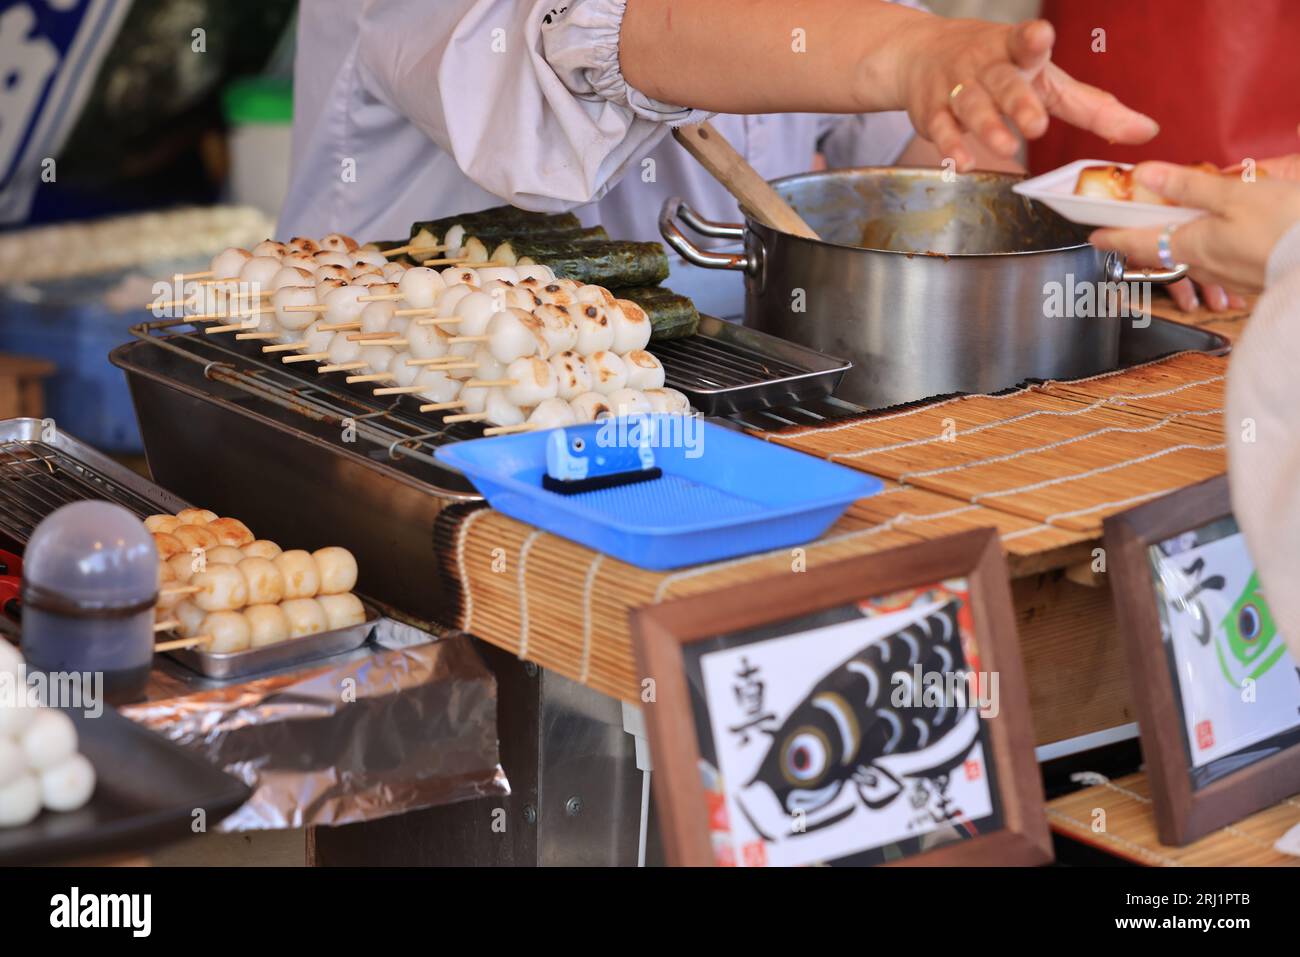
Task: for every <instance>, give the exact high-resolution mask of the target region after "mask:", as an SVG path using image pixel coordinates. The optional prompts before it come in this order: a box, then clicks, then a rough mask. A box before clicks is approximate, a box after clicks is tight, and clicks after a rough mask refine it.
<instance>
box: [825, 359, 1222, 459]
mask: <svg viewBox="0 0 1300 957" xmlns="http://www.w3.org/2000/svg"><path fill="white" fill-rule="evenodd" d="M1222 378H1223V376H1214V377H1213V379H1202V380H1199V381H1197V382H1187V383H1184V384H1183V385H1181V386H1178V387H1176V388H1174V389H1167V390H1164V391H1162V392H1151V393H1144V394H1142V395H1137V394H1131V395H1112V396H1110V397H1108V398H1105V399H1097V400H1096V401H1095V402H1091V403H1089V404H1088V405H1084V406H1079V407H1078V408H1076V409H1032V410H1030V411H1029V412H1021V413H1020V414H1019V415H1013V416H1011V417H1010V418H1007V419H995V420H994V421H992V422H981V423H980V424H979V425H973V426H971V427H970V428H968V429H957V430H956V431H954V432H950V433H949V432H940V433H939V434H938V435H930V436H926V437H925V438H920V439H908V440H907V441H905V442H894V443H892V444H890V445H879V446H876V447H874V448H870V449H859V450H857V451H854V452H831V453H830V454H829V455H827V458H828V459H859V458H865V457H867V456H868V455H879V454H881V453H882V452H895V451H897V450H899V449H912V448H918V447H920V446H922V445H933V444H934V443H935V442H953V441H956V439H957V438H958V437H959V436H963V435H974V434H976V433H977V432H985V431H987V430H989V429H997V428H1001V427H1002V426H1004V425H1014V424H1015V423H1017V422H1024V421H1025V420H1027V419H1033V418H1037V417H1038V416H1047V417H1053V418H1061V419H1065V418H1073V417H1074V416H1076V415H1086V414H1087V413H1089V412H1096V411H1097V410H1098V409H1102V408H1105V407H1106V406H1108V405H1125V404H1126V403H1127V402H1129V401H1131V400H1133V399H1151V398H1164V397H1165V396H1168V395H1171V394H1173V393H1174V392H1179V391H1182V390H1183V389H1189V388H1192V387H1193V386H1198V385H1205V384H1207V383H1208V382H1211V381H1213V380H1214V379H1222ZM1222 411H1223V410H1222V409H1214V410H1208V411H1205V410H1201V411H1197V410H1189V411H1183V412H1174V413H1171V417H1172V418H1177V417H1179V416H1182V415H1216V414H1218V413H1219V412H1222Z"/></svg>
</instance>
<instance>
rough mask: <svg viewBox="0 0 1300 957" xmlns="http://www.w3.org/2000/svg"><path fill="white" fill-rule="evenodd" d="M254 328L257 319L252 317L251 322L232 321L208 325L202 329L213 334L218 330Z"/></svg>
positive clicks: (232, 330)
mask: <svg viewBox="0 0 1300 957" xmlns="http://www.w3.org/2000/svg"><path fill="white" fill-rule="evenodd" d="M256 328H257V320H256V319H254V320H253V321H252V322H232V323H229V324H228V325H224V326H208V327H207V328H206V329H204V330H203V331H204V332H205V333H207V334H208V335H213V334H215V333H218V332H247V331H248V330H249V329H256Z"/></svg>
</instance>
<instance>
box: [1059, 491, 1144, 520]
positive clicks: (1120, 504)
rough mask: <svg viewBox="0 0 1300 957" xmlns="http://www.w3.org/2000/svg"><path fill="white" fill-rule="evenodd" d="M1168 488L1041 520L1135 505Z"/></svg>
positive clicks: (1072, 516)
mask: <svg viewBox="0 0 1300 957" xmlns="http://www.w3.org/2000/svg"><path fill="white" fill-rule="evenodd" d="M1168 494H1169V489H1161V490H1159V491H1157V492H1144V493H1143V494H1141V495H1134V496H1133V497H1132V498H1121V499H1116V500H1115V501H1113V502H1102V503H1101V504H1100V505H1090V506H1089V507H1088V508H1076V509H1075V510H1074V511H1072V512H1056V513H1055V514H1052V515H1048V516H1046V517H1045V518H1044V519H1043V521H1044V522H1047V524H1049V525H1050V524H1052V523H1053V522H1055V521H1057V520H1059V519H1062V518H1078V517H1079V516H1080V515H1091V514H1092V513H1093V512H1104V511H1105V510H1106V509H1108V508H1123V507H1124V506H1126V505H1137V504H1139V503H1140V502H1148V501H1150V500H1151V499H1153V498H1159V497H1160V496H1161V495H1168Z"/></svg>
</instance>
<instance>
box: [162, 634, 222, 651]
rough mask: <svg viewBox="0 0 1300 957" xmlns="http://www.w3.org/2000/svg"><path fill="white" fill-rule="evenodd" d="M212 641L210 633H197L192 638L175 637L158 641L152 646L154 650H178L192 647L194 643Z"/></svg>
mask: <svg viewBox="0 0 1300 957" xmlns="http://www.w3.org/2000/svg"><path fill="white" fill-rule="evenodd" d="M210 641H212V636H211V635H197V636H195V637H193V638H177V639H176V640H175V641H160V642H159V643H158V644H156V645H154V646H153V650H154V651H155V652H160V651H179V650H180V649H181V648H193V647H194V646H195V645H206V644H208V642H210Z"/></svg>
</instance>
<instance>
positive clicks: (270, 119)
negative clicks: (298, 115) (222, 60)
mask: <svg viewBox="0 0 1300 957" xmlns="http://www.w3.org/2000/svg"><path fill="white" fill-rule="evenodd" d="M221 104H222V107H223V109H224V111H225V114H226V122H227V123H229V124H230V125H231V126H251V125H254V124H259V123H260V124H274V125H277V126H282V125H285V124H288V123H292V122H293V84H292V83H290V82H289V81H288V80H278V79H273V78H270V77H252V78H250V79H246V80H236V81H235V82H234V83H231V84H230V85H229V86H228V87H226V89H225V91H224V92H223V93H222V94H221Z"/></svg>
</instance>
